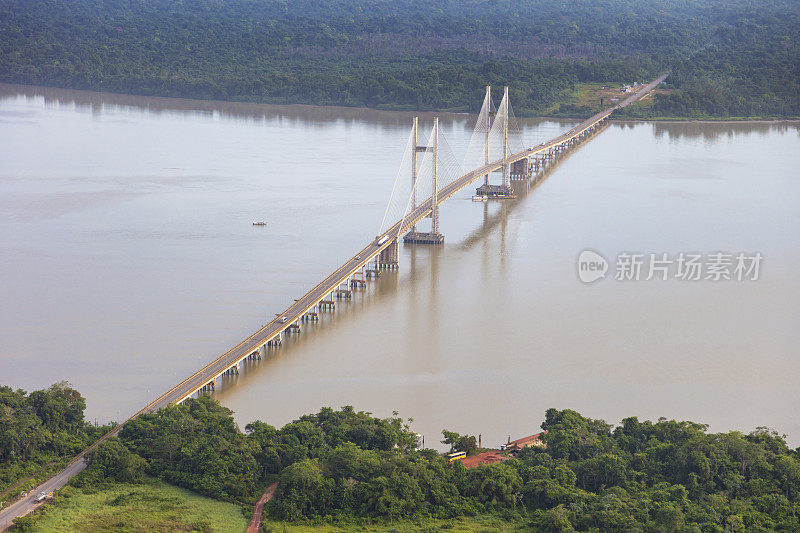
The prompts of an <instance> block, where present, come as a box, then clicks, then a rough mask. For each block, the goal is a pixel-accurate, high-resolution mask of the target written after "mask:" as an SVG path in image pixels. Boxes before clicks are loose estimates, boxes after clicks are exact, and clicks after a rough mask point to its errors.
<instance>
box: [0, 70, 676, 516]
mask: <svg viewBox="0 0 800 533" xmlns="http://www.w3.org/2000/svg"><path fill="white" fill-rule="evenodd" d="M667 75H668V73H665V74H663V75H662V76H659V77H658V78H657V79H655V80H653V81H652V82H651V83H649V84H647V85H645V86H644V87H642V88H641V89H640V90H638V91H637V92H636V93H634V94H632V95H631V96H629V97H628V98H626V99H625V100H624V101H622V102H620V103H619V104H617V105H616V106H614V107H612V108H609V109H607V110H605V111H602V112H600V113H597V114H596V115H594V116H592V117H590V118H588V119H586V120H585V121H583V122H581V123H580V124H579V125H578V126H576V127H574V128H572V129H571V130H569V131H568V132H566V133H564V134H562V135H559V136H558V137H555V138H554V139H551V140H549V141H547V142H545V143H542V144H540V145H538V146H534V147H532V148H528V149H526V150H523V151H521V152H518V153H516V154H512V155H510V156H509V157H508V159H507V160H505V161H504V160H503V159H498V160H497V161H493V162H491V163H489V164H487V165H484V166H482V167H480V168H477V169H475V170H473V171H471V172H468V173H467V174H464V175H463V176H461V177H460V178H458V179H457V180H455V181H454V182H453V183H451V184H449V185H447V186H446V187H444V188H442V189H441V190H440V191H439V194H438V203H439V204H441V203H442V202H444V201H445V200H447V199H448V198H450V197H451V196H453V195H454V194H456V193H457V192H458V191H460V190H461V189H463V188H464V187H466V186H468V185H469V184H471V183H472V182H474V181H475V180H477V179H478V178H481V177H483V176H484V175H486V174H488V173H490V172H494V171H495V170H498V169H500V168H501V167H502V166H503V165H504V164H510V163H513V162H515V161H519V160H521V159H525V158H527V157H530V156H532V155H534V154H538V153H540V152H547V151H548V150H550V149H551V148H553V147H555V146H557V145H559V144H561V143H563V142H565V141H568V140H570V139H572V138H574V137H577V136H578V135H580V134H581V133H582V132H583V131H585V130H587V129H589V128H591V127H593V126H595V125H596V124H598V123H599V122H601V121H603V120H605V119H606V118H608V117H609V116H610V115H611V114H612V113H613V112H614V111H616V110H617V109H621V108H623V107H627V106H628V105H630V104H631V103H633V102H635V101H636V100H638V99H640V98H641V97H643V96H644V95H646V94H647V93H649V92H650V91H651V90H653V88H655V87H656V86H657V85H658V84H659V83H661V82H662V81H663V80H664V78H666V77H667ZM432 204H433V200H432V199H431V198H428V199H427V200H426V201H424V202H422V204H420V205H419V206H418V207H417V208H416V209H414V210H413V211H412V212H411V213H409V214H408V215H407V216H406V217H405V218H404V219H403V220H401V221H399V222H397V223H396V224H395V225H394V226H392V227H391V228H389V229H388V230H386V231H385V232H384V233H383V234H381V235H379V236H378V237H376V238H375V240H373V241H372V242H370V243H368V244H367V245H366V246H364V247H363V248H362V249H361V250H360V251H358V252H357V253H356V254H355V255H354V256H353V257H351V258H350V259H348V260H347V261H345V263H344V264H343V265H342V266H340V267H339V268H337V269H336V270H334V271H333V272H332V273H331V274H330V275H329V276H328V277H327V278H325V279H324V280H322V281H321V282H319V283H318V284H317V285H316V286H315V287H314V288H312V289H311V290H310V291H308V292H307V293H306V294H304V295H303V296H302V297H301V298H300V299H299V300H296V301H295V302H294V303H293V304H292V305H290V306H289V307H288V308H287V309H286V310H285V311H284V312H283V313H281V314H280V315H278V316H277V317H276V318H275V319H274V320H272V321H270V322H269V323H268V324H265V325H264V327H262V328H261V329H259V330H258V331H256V332H255V333H253V334H252V335H250V336H249V337H247V338H246V339H245V340H243V341H242V342H240V343H239V344H237V345H236V346H234V347H233V348H231V349H230V350H228V351H227V352H225V353H224V354H222V355H220V356H219V357H217V358H216V359H214V360H213V361H211V362H210V363H209V364H207V365H206V366H204V367H203V368H201V369H200V370H198V371H197V372H195V373H194V374H192V375H191V376H189V377H188V378H186V379H184V380H183V381H181V382H180V383H178V384H177V385H175V386H174V387H172V388H171V389H170V390H168V391H167V392H165V393H164V394H162V395H161V396H159V397H158V398H156V399H155V400H153V401H152V402H150V403H149V404H147V405H146V406H145V407H144V408H142V409H141V410H139V411H137V412H136V413H135V414H134V415H133V416H131V418H129V419H128V420H131V419H132V418H135V417H137V416H139V415H140V414H142V413H146V412H150V411H155V410H158V409H161V408H163V407H166V406H168V405H171V404H175V403H178V402H181V401H183V400H184V399H186V398H187V397H189V396H191V395H192V394H194V393H195V392H197V391H198V390H199V389H200V388H201V387H203V386H204V385H206V384H208V383H210V382H211V381H213V380H214V379H215V378H216V377H218V376H219V375H220V374H222V373H223V372H225V371H226V370H228V369H229V368H232V367H234V366H236V365H237V364H238V363H239V362H240V361H241V360H243V359H244V358H246V357H247V356H248V355H249V354H251V353H253V352H255V351H257V350H258V349H259V348H260V347H261V346H263V345H264V344H266V343H267V341H269V340H272V339H274V338H275V337H277V336H278V335H280V334H281V332H282V331H283V330H285V329H286V328H287V327H288V326H289V325H291V324H292V323H294V322H297V321H298V320H300V318H301V317H302V316H303V315H304V314H306V313H307V312H308V311H309V310H310V309H311V308H313V307H314V306H315V305H316V304H317V303H318V302H319V301H320V300H323V299H325V297H326V296H327V295H329V294H331V292H333V291H335V290H336V289H337V288H338V287H339V286H340V285H341V284H342V283H344V282H345V281H347V279H348V278H349V277H350V276H352V275H353V274H354V273H356V272H358V271H359V270H361V268H362V267H365V266H366V265H367V264H368V263H369V262H370V260H372V259H373V258H374V257H375V256H376V255H378V254H379V253H380V252H381V251H382V250H384V249H386V248H388V247H389V246H390V245H391V244H392V240H393V239H395V238H397V237H398V236H399V235H402V234H404V233H406V232H407V231H408V230H410V229H411V227H412V226H413V225H414V224H416V223H418V222H419V221H421V220H422V219H423V218H425V216H427V214H428V213H429V212H430V210H431V208H432ZM384 237H388V238H387V239H385V241H386V242H383V241H384ZM381 243H382V244H381ZM281 317H285V318H286V320H285V321H282V318H281ZM126 422H127V421H126ZM118 430H119V429H117V430H116V431H118ZM107 437H108V435H106V436H105V437H103V439H100V440H99V441H98V442H96V443H95V444H93V445H92V447H94V446H96V445H97V444H98V443H99V442H101V441H102V440H104V439H105V438H107ZM92 447H90V448H92ZM86 451H88V449H87V450H86ZM86 451H84V452H83V453H86ZM82 455H83V454H81V456H82ZM78 463H80V465H78ZM83 468H84V467H83V460H79V461H77V462H75V463H72V464H71V465H70V466H68V467H67V469H66V470H64V471H62V472H61V473H60V474H57V475H56V476H55V477H53V478H51V479H50V480H48V481H46V482H45V483H44V484H42V485H41V486H40V487H37V488H36V489H35V490H34V492H35V494H38V493H39V492H42V491H45V492H47V491H50V490H54V488H61V487H62V486H63V485H64V484H66V481H67V480H68V479H69V478H70V477H71V476H72V475H75V474H77V473H78V472H80V470H82V469H83ZM68 472H71V473H69V474H68ZM55 480H58V481H55ZM51 481H55V484H54V485H53V487H54V488H49V489H46V488H42V487H45V486H46V485H47V486H49V485H48V484H49V483H50V482H51ZM58 483H60V485H59V484H58ZM30 509H31V507H30V505H29V504H28V505H23V504H20V505H19V507H17V504H15V505H13V506H10V507H9V508H7V509H3V510H1V511H0V531H2V530H3V527H7V526H3V524H4V523H6V524H9V523H10V522H11V519H10V518H7V517H9V516H20V514H25V513H27V512H29V510H30ZM15 513H16V514H15Z"/></svg>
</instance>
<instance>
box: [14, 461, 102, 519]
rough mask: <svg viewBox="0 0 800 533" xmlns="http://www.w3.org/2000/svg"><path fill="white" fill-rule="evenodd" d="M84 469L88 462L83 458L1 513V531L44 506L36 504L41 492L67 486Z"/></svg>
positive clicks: (53, 490)
mask: <svg viewBox="0 0 800 533" xmlns="http://www.w3.org/2000/svg"><path fill="white" fill-rule="evenodd" d="M84 468H86V462H85V461H84V460H83V458H80V459H78V460H77V461H73V462H72V463H71V464H69V465H67V467H66V468H65V469H64V470H62V471H61V472H59V473H58V474H56V475H55V476H53V477H51V478H50V479H48V480H47V481H45V482H44V483H42V484H41V485H39V486H38V487H36V488H35V489H34V490H32V491H31V492H30V493H29V494H28V495H27V496H26V497H24V498H22V499H20V500H18V501H16V502H14V503H13V504H11V505H9V506H8V507H6V508H4V509H3V510H2V511H0V531H5V530H6V529H8V528H9V527H10V526H11V525H12V521H13V520H14V518H16V517H18V516H25V515H27V514H28V513H30V512H31V511H33V510H34V509H36V508H37V507H40V506H41V505H44V503H45V502H42V503H36V497H37V496H38V495H39V493H40V492H55V491H57V490H58V489H60V488H62V487H63V486H64V485H66V484H67V483H68V482H69V480H70V478H71V477H72V476H74V475H76V474H78V473H79V472H80V471H81V470H83V469H84Z"/></svg>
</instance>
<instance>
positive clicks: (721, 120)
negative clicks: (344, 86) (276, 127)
mask: <svg viewBox="0 0 800 533" xmlns="http://www.w3.org/2000/svg"><path fill="white" fill-rule="evenodd" d="M0 89H4V90H2V91H0V98H2V97H3V96H9V95H12V94H14V93H16V92H19V93H22V92H36V91H37V90H38V91H39V92H47V91H53V92H51V93H50V94H47V95H45V94H40V95H36V96H44V97H45V98H50V97H53V96H55V97H58V96H57V95H56V94H54V92H59V91H63V92H64V96H65V97H66V96H67V93H78V94H81V95H84V96H85V97H86V100H85V101H84V102H79V103H80V104H87V105H88V103H89V101H90V100H91V101H94V100H96V98H93V97H100V98H101V99H102V98H104V97H106V98H111V99H119V100H118V101H115V102H112V105H121V106H136V105H137V104H135V103H133V102H123V101H122V100H124V99H125V97H133V98H148V99H156V100H158V101H162V102H163V103H164V104H167V105H165V106H164V108H163V109H175V110H179V109H180V110H184V107H180V106H175V107H169V105H168V104H169V103H170V101H175V102H177V101H188V102H195V103H197V104H200V105H198V106H197V107H196V108H190V109H187V110H208V109H214V107H215V104H217V105H220V106H230V105H237V104H241V105H243V106H248V107H249V106H256V108H257V107H258V106H268V107H274V106H279V107H284V108H290V109H291V108H298V109H304V108H319V109H324V110H327V109H330V110H342V111H375V112H385V113H410V112H414V111H415V110H411V111H408V110H389V109H376V108H370V107H348V106H338V105H329V106H325V105H316V104H270V103H262V102H240V101H235V100H204V99H194V98H182V97H177V96H143V95H137V94H129V93H115V92H109V91H95V90H91V89H70V88H67V87H55V86H49V85H27V84H20V83H5V82H0ZM70 96H71V97H74V95H70ZM634 105H635V104H634ZM422 113H423V114H434V113H435V114H439V113H441V114H443V115H455V116H469V115H475V113H474V112H462V111H452V110H440V111H424V112H422ZM524 118H526V119H535V120H552V121H565V122H569V121H578V120H583V119H584V118H585V117H580V116H560V115H548V114H543V115H536V116H531V117H524ZM610 120H611V121H612V122H675V123H686V122H691V123H699V124H703V123H709V124H725V123H731V124H746V123H753V124H758V123H763V124H778V123H789V124H794V123H798V122H800V117H798V118H793V117H788V118H759V117H708V118H693V117H648V118H638V117H628V116H622V115H621V114H620V115H612V117H611V119H610Z"/></svg>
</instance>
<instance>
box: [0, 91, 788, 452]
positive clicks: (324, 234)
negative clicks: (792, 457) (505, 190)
mask: <svg viewBox="0 0 800 533" xmlns="http://www.w3.org/2000/svg"><path fill="white" fill-rule="evenodd" d="M498 100H499V98H498ZM411 116H412V115H411V114H409V113H393V112H380V111H370V110H362V109H343V108H318V107H308V106H266V105H254V104H232V103H220V102H198V101H189V100H175V99H159V98H144V97H135V96H120V95H104V94H98V93H89V92H75V91H63V90H54V89H45V88H34V87H19V86H9V85H0V338H1V339H2V343H0V384H3V385H10V386H12V387H15V388H17V387H20V388H24V389H26V390H33V389H36V388H42V387H46V386H48V385H49V384H51V383H53V382H55V381H58V380H68V381H69V382H70V383H72V384H73V385H74V386H75V387H76V388H78V389H79V390H80V391H81V392H82V393H83V394H84V395H85V396H86V398H87V404H88V408H87V416H88V417H89V418H90V419H92V420H95V419H96V420H97V421H107V420H111V419H114V420H121V419H124V418H125V417H127V416H128V415H130V414H131V413H132V412H134V411H135V410H137V409H138V408H140V407H141V406H142V405H144V404H145V403H147V402H148V401H149V400H151V399H152V398H154V397H155V396H157V395H159V394H160V393H161V392H163V391H165V390H166V389H168V388H169V387H170V386H172V385H173V384H174V383H176V382H177V381H179V380H180V379H182V378H183V377H185V376H187V375H188V374H191V373H192V372H193V371H194V370H195V369H197V368H199V367H200V366H202V365H203V364H204V363H205V362H207V361H210V360H211V359H213V358H215V357H216V356H217V355H219V354H221V353H222V352H224V351H225V350H227V349H228V348H230V347H232V346H233V345H234V344H236V343H237V342H238V341H240V340H241V339H242V338H244V337H245V336H247V335H248V334H250V333H251V332H253V331H254V330H256V329H257V328H258V327H259V326H260V325H261V324H263V323H265V322H266V321H267V319H268V318H271V317H272V316H274V314H275V313H280V312H281V311H282V310H283V309H284V308H285V307H286V306H287V305H288V304H289V303H291V301H292V299H294V298H299V297H300V296H301V295H302V294H303V293H304V292H305V291H306V290H308V289H309V288H311V287H312V286H313V285H315V284H316V283H317V282H318V281H320V280H321V279H322V278H323V277H325V276H326V275H327V274H328V273H329V272H330V271H331V270H333V269H334V268H335V267H336V266H338V265H339V264H340V263H341V262H342V261H343V260H344V259H346V258H349V257H350V256H351V255H352V254H353V253H354V252H355V251H356V250H357V249H359V248H361V247H362V246H363V245H364V244H366V243H367V242H368V241H370V240H371V239H373V238H374V236H375V234H376V232H377V230H378V227H379V225H380V222H381V217H382V215H383V211H384V208H385V205H386V202H387V200H388V198H389V194H390V191H391V189H392V184H393V182H394V178H395V173H396V171H397V168H398V164H399V161H400V158H401V157H402V152H403V148H404V146H405V142H406V139H407V136H408V132H409V127H410V121H411ZM420 120H421V125H422V127H421V130H425V129H427V128H429V127H430V125H431V123H432V115H431V114H423V115H422V117H421V119H420ZM471 120H474V117H469V116H465V115H444V116H443V117H442V134H443V135H444V136H445V137H446V139H447V141H448V142H449V144H450V145H451V146H452V147H453V150H454V151H455V152H456V154H459V155H460V154H462V153H463V151H464V149H465V146H466V144H467V142H468V140H469V135H470V132H471V128H472V123H471ZM520 125H521V127H522V129H523V134H524V137H525V140H526V142H527V143H528V144H529V145H533V144H538V143H539V142H541V141H543V140H545V139H548V138H551V137H554V136H555V135H557V134H558V133H560V132H562V131H564V130H567V129H569V128H571V127H572V126H573V125H574V123H573V122H558V121H551V120H520ZM497 179H499V178H495V180H497ZM521 192H524V191H521ZM471 195H472V188H470V189H468V190H464V191H462V192H461V193H460V194H458V195H457V196H456V197H454V198H453V199H451V200H449V201H448V202H447V203H445V204H444V205H443V207H442V209H441V221H440V226H441V230H442V232H443V233H444V234H445V238H446V243H445V245H444V246H442V247H439V248H430V247H424V246H417V247H413V246H403V247H401V258H400V261H401V268H400V270H399V271H398V272H392V273H385V274H384V275H383V277H381V278H380V280H379V281H377V282H371V283H370V285H369V287H368V289H367V290H365V291H363V292H359V293H357V294H356V295H355V298H354V299H353V301H351V302H347V303H344V304H342V305H340V306H339V307H338V308H337V310H336V312H335V313H334V314H327V315H325V316H323V319H322V321H321V322H320V323H319V324H315V325H312V326H308V327H307V328H305V329H304V332H303V334H302V335H301V336H299V337H295V338H292V339H289V340H288V341H287V342H285V343H284V345H283V346H282V347H281V348H280V349H279V350H275V351H273V353H272V354H271V355H270V356H269V357H268V358H266V359H264V360H262V361H260V362H255V363H253V364H248V365H246V367H245V368H244V369H243V371H242V373H241V374H240V375H239V376H238V377H233V378H229V379H225V380H223V381H222V383H221V384H220V386H219V387H218V388H217V391H216V392H215V396H216V397H217V398H219V400H220V401H221V402H222V403H223V404H224V405H226V406H228V407H230V408H231V409H233V410H234V411H235V412H236V417H237V420H238V421H239V422H240V424H241V425H242V426H243V425H244V423H246V422H248V421H251V420H254V419H261V420H264V421H267V422H270V423H271V424H273V425H276V426H280V425H283V424H284V423H286V422H289V421H291V420H293V419H295V418H297V417H298V416H300V415H302V414H304V413H308V412H314V411H316V410H317V409H319V408H320V407H321V406H332V407H339V406H343V405H353V406H355V407H356V408H357V409H361V410H367V411H371V412H373V413H374V414H376V415H380V416H388V415H390V414H391V413H392V411H395V410H396V411H398V412H399V413H400V415H401V416H404V417H413V418H414V422H413V428H414V429H415V430H416V431H418V432H419V433H422V434H423V435H425V438H426V444H427V445H429V446H431V445H435V444H437V441H438V440H439V439H440V438H441V437H440V431H441V429H442V428H447V429H452V430H455V431H459V432H462V433H470V434H476V435H477V434H481V435H482V441H483V444H484V445H489V446H491V445H498V444H500V443H501V442H504V441H505V440H506V438H507V437H508V436H509V435H510V436H511V438H517V437H521V436H524V435H529V434H531V433H535V432H537V430H538V427H539V424H540V423H541V422H542V419H543V416H544V412H545V410H546V409H547V408H548V407H557V408H572V409H576V410H578V411H580V412H581V413H584V414H585V415H588V416H591V417H595V418H603V419H605V420H607V421H608V422H610V423H619V421H620V420H621V419H622V418H623V417H626V416H632V415H636V416H639V417H640V418H648V419H656V418H658V417H662V416H663V417H667V418H675V419H689V420H695V421H699V422H704V423H707V424H709V425H710V427H711V429H712V430H714V431H726V430H729V429H735V430H740V431H745V432H747V431H751V430H753V429H754V428H755V427H757V426H769V427H773V428H775V429H777V430H778V431H779V432H781V433H785V434H787V435H788V437H789V441H790V443H793V444H794V445H797V444H800V417H799V416H798V412H800V387H799V386H798V383H800V350H798V346H800V328H798V324H800V281H799V280H798V267H800V231H799V230H800V126H798V124H797V123H645V122H630V123H626V122H615V123H612V124H611V125H610V126H609V127H608V128H607V129H606V130H605V131H603V132H602V133H601V134H599V135H598V136H596V137H595V138H593V139H592V140H591V141H590V142H588V143H586V144H584V145H582V146H581V147H580V148H579V149H577V150H576V151H574V152H573V153H572V154H571V155H570V156H569V157H568V158H566V159H565V160H563V161H562V162H561V163H560V164H559V165H558V166H557V167H556V168H555V169H554V170H553V171H552V172H551V173H550V174H549V177H548V178H547V180H546V181H545V182H544V183H543V184H542V185H541V186H540V187H538V188H536V189H534V190H532V191H530V192H528V193H527V194H520V198H519V199H518V200H516V201H509V202H487V203H483V202H473V201H471V198H470V197H471ZM255 220H265V221H267V223H268V225H267V226H266V227H254V226H253V225H252V222H253V221H255ZM585 249H591V250H594V251H596V252H599V253H600V254H602V255H603V256H604V257H606V258H608V259H609V260H610V261H611V263H612V264H611V266H610V267H609V272H608V273H607V275H606V278H605V279H601V280H599V281H597V282H595V283H592V284H585V283H582V282H581V281H580V280H579V277H578V270H577V264H576V260H577V258H578V255H579V254H580V252H581V251H582V250H585ZM622 252H628V253H631V254H636V253H642V254H648V253H656V254H658V255H659V256H660V255H661V254H662V253H667V254H669V256H670V257H675V256H677V255H678V254H680V253H681V252H685V253H700V254H705V255H707V254H713V253H716V252H725V253H730V254H734V255H735V254H738V253H739V252H744V253H746V254H749V255H752V254H755V253H756V252H758V253H760V254H761V255H762V256H763V260H762V262H761V263H760V269H759V272H758V279H757V280H750V279H746V280H742V281H738V280H735V279H734V280H721V281H714V280H711V279H708V280H707V279H701V280H698V281H688V280H682V279H676V278H674V277H670V279H667V280H666V281H664V280H661V279H658V276H656V279H651V280H649V281H647V280H645V279H644V277H646V276H644V275H643V276H642V279H640V280H639V281H636V280H629V281H618V280H616V279H614V276H615V270H614V268H615V267H614V263H615V261H616V262H617V264H618V263H619V261H618V260H617V256H618V254H620V253H622ZM645 273H646V272H645Z"/></svg>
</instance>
